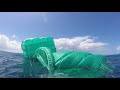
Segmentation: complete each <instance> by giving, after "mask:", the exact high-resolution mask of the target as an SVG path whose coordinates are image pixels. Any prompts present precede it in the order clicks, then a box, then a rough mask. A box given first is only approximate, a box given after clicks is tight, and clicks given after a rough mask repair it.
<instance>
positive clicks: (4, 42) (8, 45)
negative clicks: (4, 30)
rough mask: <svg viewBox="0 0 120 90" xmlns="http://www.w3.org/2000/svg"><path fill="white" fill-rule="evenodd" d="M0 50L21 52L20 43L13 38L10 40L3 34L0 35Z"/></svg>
mask: <svg viewBox="0 0 120 90" xmlns="http://www.w3.org/2000/svg"><path fill="white" fill-rule="evenodd" d="M0 50H1V51H8V52H17V53H20V52H22V50H21V43H20V42H17V41H15V40H10V39H9V38H8V37H7V36H5V35H0Z"/></svg>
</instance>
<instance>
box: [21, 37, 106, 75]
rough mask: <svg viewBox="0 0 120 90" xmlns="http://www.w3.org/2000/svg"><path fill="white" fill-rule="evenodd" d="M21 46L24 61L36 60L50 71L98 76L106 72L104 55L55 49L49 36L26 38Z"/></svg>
mask: <svg viewBox="0 0 120 90" xmlns="http://www.w3.org/2000/svg"><path fill="white" fill-rule="evenodd" d="M21 46H22V50H23V54H24V58H25V62H29V61H31V60H33V61H34V60H37V62H39V63H40V64H42V66H44V67H46V68H47V69H48V70H49V71H52V72H53V71H54V72H58V73H61V72H62V73H65V74H67V75H69V76H71V75H73V76H72V77H74V76H76V75H77V77H100V76H102V75H104V73H105V72H106V68H107V64H106V60H107V59H106V57H104V56H102V55H93V54H91V53H87V52H77V51H56V47H55V44H54V40H53V38H51V37H45V38H33V39H27V40H24V41H23V42H22V45H21ZM32 63H35V62H32ZM38 71H39V70H38Z"/></svg>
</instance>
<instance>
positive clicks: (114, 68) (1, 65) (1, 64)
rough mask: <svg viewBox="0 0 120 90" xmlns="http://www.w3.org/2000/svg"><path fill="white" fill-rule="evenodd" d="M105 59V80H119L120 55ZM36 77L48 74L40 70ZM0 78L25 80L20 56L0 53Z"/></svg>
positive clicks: (44, 76)
mask: <svg viewBox="0 0 120 90" xmlns="http://www.w3.org/2000/svg"><path fill="white" fill-rule="evenodd" d="M106 57H107V59H108V60H107V63H108V64H109V66H110V67H111V68H110V71H109V72H108V73H107V74H106V75H105V78H120V54H118V55H109V56H106ZM56 75H57V74H56ZM36 76H37V77H38V78H48V72H47V71H46V70H45V69H42V71H41V73H39V75H36ZM29 77H30V76H29ZM56 77H57V76H56ZM0 78H27V76H26V75H25V73H24V72H23V55H22V54H20V53H9V52H3V51H0ZM31 78H32V76H31Z"/></svg>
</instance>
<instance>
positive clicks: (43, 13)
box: [41, 12, 48, 23]
mask: <svg viewBox="0 0 120 90" xmlns="http://www.w3.org/2000/svg"><path fill="white" fill-rule="evenodd" d="M41 17H42V19H43V21H44V22H45V23H46V22H48V18H47V13H45V12H42V13H41Z"/></svg>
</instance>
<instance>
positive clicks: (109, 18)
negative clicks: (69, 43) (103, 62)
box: [0, 12, 120, 54]
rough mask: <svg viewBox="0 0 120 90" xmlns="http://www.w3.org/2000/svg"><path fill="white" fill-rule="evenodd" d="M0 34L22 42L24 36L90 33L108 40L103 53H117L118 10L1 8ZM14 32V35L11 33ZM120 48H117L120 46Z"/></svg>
mask: <svg viewBox="0 0 120 90" xmlns="http://www.w3.org/2000/svg"><path fill="white" fill-rule="evenodd" d="M0 35H5V36H6V37H8V38H9V39H10V40H13V39H14V40H16V41H17V42H21V41H22V40H24V39H26V38H33V37H47V36H51V37H54V38H56V39H57V38H74V37H85V36H91V37H96V38H97V39H95V42H102V43H107V44H108V45H105V48H107V50H105V51H103V52H102V51H100V53H104V54H116V53H119V52H118V51H117V50H116V48H118V47H119V46H120V41H119V38H120V13H119V12H0ZM13 35H14V37H12V36H13ZM119 51H120V50H119Z"/></svg>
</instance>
